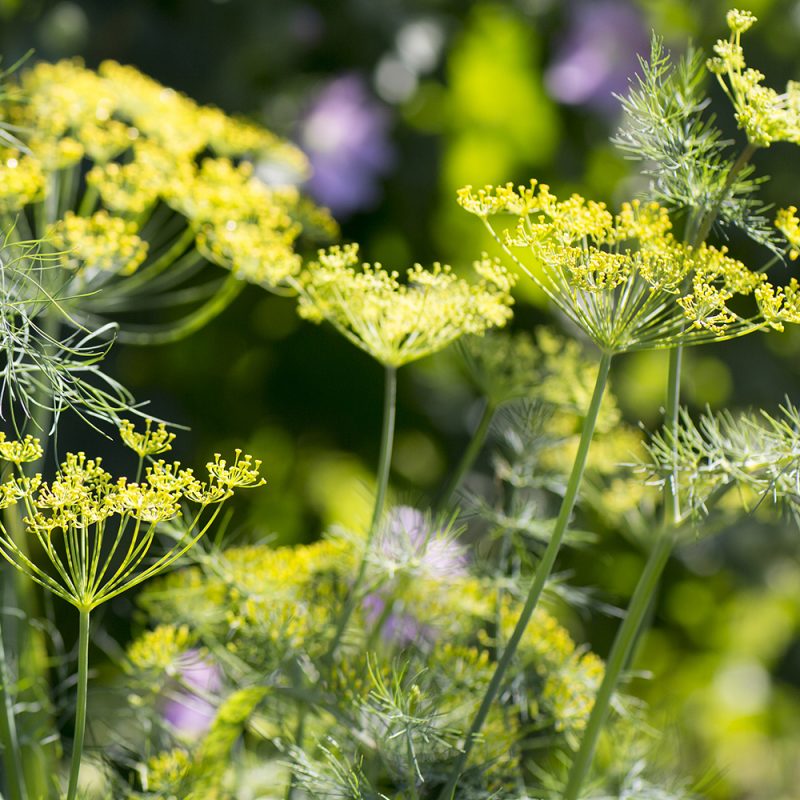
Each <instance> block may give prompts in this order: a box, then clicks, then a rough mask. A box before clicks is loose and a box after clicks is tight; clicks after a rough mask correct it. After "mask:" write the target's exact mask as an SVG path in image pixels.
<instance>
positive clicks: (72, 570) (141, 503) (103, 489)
mask: <svg viewBox="0 0 800 800" xmlns="http://www.w3.org/2000/svg"><path fill="white" fill-rule="evenodd" d="M126 431H127V432H126V437H127V438H130V435H131V431H130V430H128V429H127V428H126ZM146 436H147V434H145V437H144V438H143V439H140V440H137V441H139V443H140V444H141V445H144V443H145V440H146ZM156 436H158V434H156ZM37 445H38V443H37V442H35V440H32V439H30V438H28V439H26V440H24V441H22V442H9V441H5V440H4V441H3V442H2V447H0V458H3V459H4V460H7V461H11V462H12V463H14V464H16V465H19V464H20V463H21V462H22V461H30V460H33V459H35V458H36V457H38V455H40V454H41V449H40V448H38V447H37ZM140 449H141V447H140ZM259 466H260V462H257V461H256V462H254V461H253V460H252V459H251V457H250V456H241V455H240V454H239V453H237V456H236V460H235V462H234V465H232V466H231V467H226V462H225V461H224V460H221V459H220V458H219V456H217V457H216V459H215V461H213V462H210V463H209V464H208V472H209V477H208V483H207V484H201V482H200V481H199V480H198V479H197V478H195V476H194V473H193V472H192V470H190V469H183V468H182V467H181V465H180V464H179V463H178V462H173V463H167V462H165V461H163V460H159V461H154V462H153V463H152V464H151V465H150V466H148V467H147V468H146V469H145V475H144V479H143V480H142V481H140V482H136V483H133V482H130V481H128V480H127V479H126V478H124V477H121V478H117V479H116V480H115V479H114V478H113V477H112V475H111V474H110V473H108V472H107V471H106V470H105V469H104V468H103V466H102V462H101V459H89V458H87V457H86V455H85V454H84V453H70V454H68V455H67V456H66V459H65V461H64V462H63V463H62V464H61V466H60V468H59V469H58V471H57V472H56V475H55V477H54V478H53V480H52V481H49V482H45V481H43V480H42V479H41V476H40V475H36V476H35V477H34V478H26V477H23V476H22V474H21V473H20V475H19V476H15V477H11V478H9V479H8V480H7V481H6V482H5V483H3V484H2V485H0V495H1V499H0V504H2V505H3V507H6V506H9V505H17V504H19V505H21V506H22V510H23V514H24V520H23V522H24V526H25V530H26V533H27V535H28V537H29V539H30V540H32V541H33V542H35V543H37V544H38V545H39V549H40V551H41V556H42V557H43V558H44V559H45V560H47V561H49V562H50V564H51V566H52V568H53V570H52V571H47V570H45V569H44V568H43V567H42V566H40V562H41V558H39V557H36V558H34V557H33V556H29V555H28V547H23V546H21V545H20V543H19V542H18V541H17V540H15V538H14V537H13V536H12V535H11V534H10V533H9V532H8V531H7V530H6V528H5V527H4V526H2V525H0V555H2V556H3V557H4V558H5V559H6V560H8V561H9V562H10V563H11V564H12V565H13V566H15V567H16V568H17V569H19V570H20V571H21V572H23V573H25V574H26V575H28V576H29V577H30V578H31V579H32V580H34V581H36V583H38V584H40V585H41V586H43V587H44V588H45V589H47V590H48V591H50V592H52V593H53V594H55V595H57V596H58V597H60V598H61V599H62V600H65V601H66V602H68V603H70V604H72V605H74V606H75V607H77V608H78V609H81V610H85V611H89V610H91V609H93V608H96V607H97V606H98V605H100V604H101V603H104V602H106V601H107V600H110V599H111V598H113V597H116V596H117V595H119V594H122V593H123V592H125V591H127V590H128V589H130V588H132V587H133V586H136V585H137V584H139V583H141V582H142V581H144V580H147V579H148V578H150V577H152V576H153V575H157V574H158V573H159V572H162V571H163V570H164V569H166V568H167V567H168V566H169V565H170V564H172V563H173V562H174V561H175V560H176V559H177V558H179V557H180V556H181V555H183V553H185V552H186V551H187V550H188V549H189V548H190V547H191V546H192V545H193V544H195V543H196V542H197V541H198V540H199V539H200V537H202V536H203V534H204V533H205V532H206V531H207V530H208V528H209V527H210V525H211V524H212V523H213V521H214V520H215V519H216V518H217V516H218V515H219V511H220V508H221V507H222V506H221V504H222V501H224V500H225V499H227V498H228V497H230V496H231V495H232V494H233V489H234V488H239V487H246V486H260V485H261V484H263V482H264V481H263V480H261V479H259V477H258V468H259ZM184 504H190V505H193V506H194V507H195V509H194V511H193V512H192V515H191V516H190V517H187V520H188V521H187V523H186V527H185V529H184V532H183V534H182V535H181V536H179V537H177V539H175V540H174V541H173V543H172V545H171V546H169V547H168V548H167V549H166V551H165V552H164V553H163V554H161V555H157V556H155V557H151V550H152V549H153V548H154V545H155V542H156V534H157V533H158V531H159V525H160V523H163V522H167V521H170V520H174V519H176V518H177V517H178V515H179V514H180V512H181V507H182V506H183V505H184Z"/></svg>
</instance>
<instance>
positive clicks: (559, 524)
mask: <svg viewBox="0 0 800 800" xmlns="http://www.w3.org/2000/svg"><path fill="white" fill-rule="evenodd" d="M610 365H611V354H610V353H603V357H602V358H601V360H600V369H599V371H598V373H597V379H596V381H595V386H594V393H593V394H592V400H591V402H590V404H589V409H588V411H587V412H586V419H585V420H584V423H583V430H582V431H581V439H580V443H579V444H578V452H577V453H576V455H575V461H574V463H573V465H572V471H571V472H570V476H569V481H568V482H567V488H566V491H565V492H564V499H563V500H562V501H561V509H560V511H559V514H558V518H557V519H556V524H555V527H554V529H553V535H552V536H551V538H550V541H549V542H548V545H547V548H546V550H545V551H544V554H543V555H542V560H541V562H540V563H539V566H538V567H537V569H536V574H535V575H534V578H533V583H532V584H531V587H530V589H529V591H528V597H527V599H526V601H525V605H524V607H523V609H522V613H521V614H520V617H519V620H518V621H517V624H516V627H515V628H514V632H513V633H512V634H511V637H510V638H509V640H508V644H507V645H506V648H505V650H504V651H503V656H502V658H501V659H500V661H499V662H498V664H497V667H496V668H495V671H494V675H492V679H491V680H490V681H489V686H488V687H487V689H486V693H485V694H484V696H483V700H482V701H481V704H480V707H479V708H478V713H477V714H476V715H475V719H474V720H473V722H472V726H471V727H470V729H469V732H468V733H467V738H466V741H465V742H464V748H463V750H462V751H461V754H460V755H459V757H458V760H457V761H456V764H455V767H454V769H453V772H452V774H451V776H450V780H449V781H448V782H447V785H446V786H445V787H444V789H443V790H442V792H441V794H440V795H439V800H451V798H452V797H453V795H454V792H455V788H456V784H457V783H458V780H459V778H460V777H461V772H462V771H463V769H464V766H465V765H466V763H467V759H468V758H469V754H470V752H471V751H472V747H473V745H474V744H475V739H476V737H477V735H478V734H479V733H480V730H481V728H482V727H483V723H484V722H485V721H486V717H487V716H488V714H489V711H490V709H491V707H492V704H493V703H494V700H495V698H496V697H497V694H498V693H499V691H500V686H501V685H502V682H503V678H504V677H505V674H506V672H507V671H508V668H509V666H510V665H511V661H512V659H513V658H514V655H515V653H516V651H517V647H518V646H519V643H520V641H521V639H522V635H523V634H524V633H525V629H526V628H527V626H528V623H529V622H530V619H531V617H532V616H533V612H534V610H535V608H536V605H537V603H538V602H539V597H540V596H541V594H542V591H543V590H544V587H545V584H546V582H547V579H548V578H549V577H550V573H551V572H552V570H553V565H554V564H555V561H556V556H557V555H558V551H559V548H560V546H561V541H562V540H563V538H564V534H565V533H566V530H567V526H568V524H569V520H570V517H571V515H572V510H573V508H574V507H575V501H576V500H577V497H578V489H579V488H580V484H581V479H582V477H583V471H584V468H585V466H586V458H587V456H588V454H589V446H590V445H591V442H592V436H593V435H594V429H595V425H596V424H597V417H598V414H599V412H600V404H601V402H602V400H603V394H604V392H605V388H606V383H607V381H608V370H609V367H610Z"/></svg>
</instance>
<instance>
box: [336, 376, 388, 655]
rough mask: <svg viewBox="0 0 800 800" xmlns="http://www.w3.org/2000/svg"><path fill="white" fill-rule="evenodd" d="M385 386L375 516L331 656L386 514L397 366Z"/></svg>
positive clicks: (348, 618) (343, 628)
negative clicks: (384, 507) (385, 504)
mask: <svg viewBox="0 0 800 800" xmlns="http://www.w3.org/2000/svg"><path fill="white" fill-rule="evenodd" d="M384 369H385V388H384V395H383V428H382V430H381V449H380V455H379V456H378V478H377V479H378V486H377V491H376V493H375V505H374V507H373V509H372V520H371V522H370V525H369V529H368V531H367V539H366V541H365V542H364V554H363V555H362V556H361V563H360V564H359V567H358V572H357V573H356V579H355V581H354V582H353V586H352V587H351V588H350V596H349V597H348V599H347V603H346V604H345V607H344V611H343V612H342V616H341V618H340V619H339V624H338V625H337V627H336V633H335V634H334V636H333V641H332V642H331V646H330V648H329V650H328V655H327V658H328V659H332V658H333V656H334V654H335V653H336V650H337V649H338V647H339V643H340V641H341V639H342V635H343V634H344V631H345V629H346V628H347V623H348V622H349V621H350V617H351V616H352V615H353V612H354V611H355V608H356V605H357V604H358V601H359V599H360V598H359V594H360V592H361V586H362V584H363V583H364V578H365V577H366V574H367V563H368V559H369V554H370V548H371V546H372V540H373V539H374V538H375V534H376V532H377V530H378V525H379V523H380V520H381V516H382V515H383V505H384V502H385V500H386V489H387V487H388V485H389V468H390V467H391V463H392V448H393V444H394V421H395V413H396V406H397V367H390V366H386V367H385V368H384Z"/></svg>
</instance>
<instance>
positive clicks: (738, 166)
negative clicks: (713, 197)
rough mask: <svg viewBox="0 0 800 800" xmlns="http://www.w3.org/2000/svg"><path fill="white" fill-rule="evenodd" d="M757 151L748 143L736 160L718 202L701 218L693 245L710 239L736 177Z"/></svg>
mask: <svg viewBox="0 0 800 800" xmlns="http://www.w3.org/2000/svg"><path fill="white" fill-rule="evenodd" d="M756 150H758V146H757V145H755V144H753V143H752V142H750V143H748V144H747V146H746V147H745V148H744V150H742V152H741V153H739V157H738V158H737V159H736V161H734V162H733V166H732V167H731V168H730V169H729V170H728V175H727V177H726V178H725V184H724V185H723V187H722V190H721V191H720V193H719V197H718V198H717V201H716V202H715V203H714V205H713V206H712V207H711V208H710V209H709V210H708V213H707V214H706V215H705V216H704V217H702V218H701V219H702V221H701V224H700V227H699V229H698V231H697V233H696V234H695V236H694V242H693V244H694V245H695V246H697V245H699V244H700V243H701V242H704V241H705V240H706V239H707V238H708V234H709V233H710V232H711V226H712V225H713V224H714V221H715V220H716V218H717V217H718V216H719V211H720V208H722V204H723V203H724V202H725V198H726V197H727V196H728V191H729V189H730V188H731V186H733V182H734V180H736V176H737V175H738V174H739V173H740V172H741V171H742V169H744V167H745V166H746V165H747V162H748V161H750V159H751V158H752V157H753V155H754V153H755V152H756Z"/></svg>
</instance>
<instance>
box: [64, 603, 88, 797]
mask: <svg viewBox="0 0 800 800" xmlns="http://www.w3.org/2000/svg"><path fill="white" fill-rule="evenodd" d="M89 613H90V612H89V609H87V608H81V609H80V633H79V634H78V699H77V704H76V710H75V738H74V740H73V743H72V761H71V762H70V768H69V788H68V790H67V800H75V797H76V795H77V793H78V775H79V773H80V771H81V756H82V755H83V736H84V733H85V732H86V697H87V690H88V684H89V680H88V678H89Z"/></svg>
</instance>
